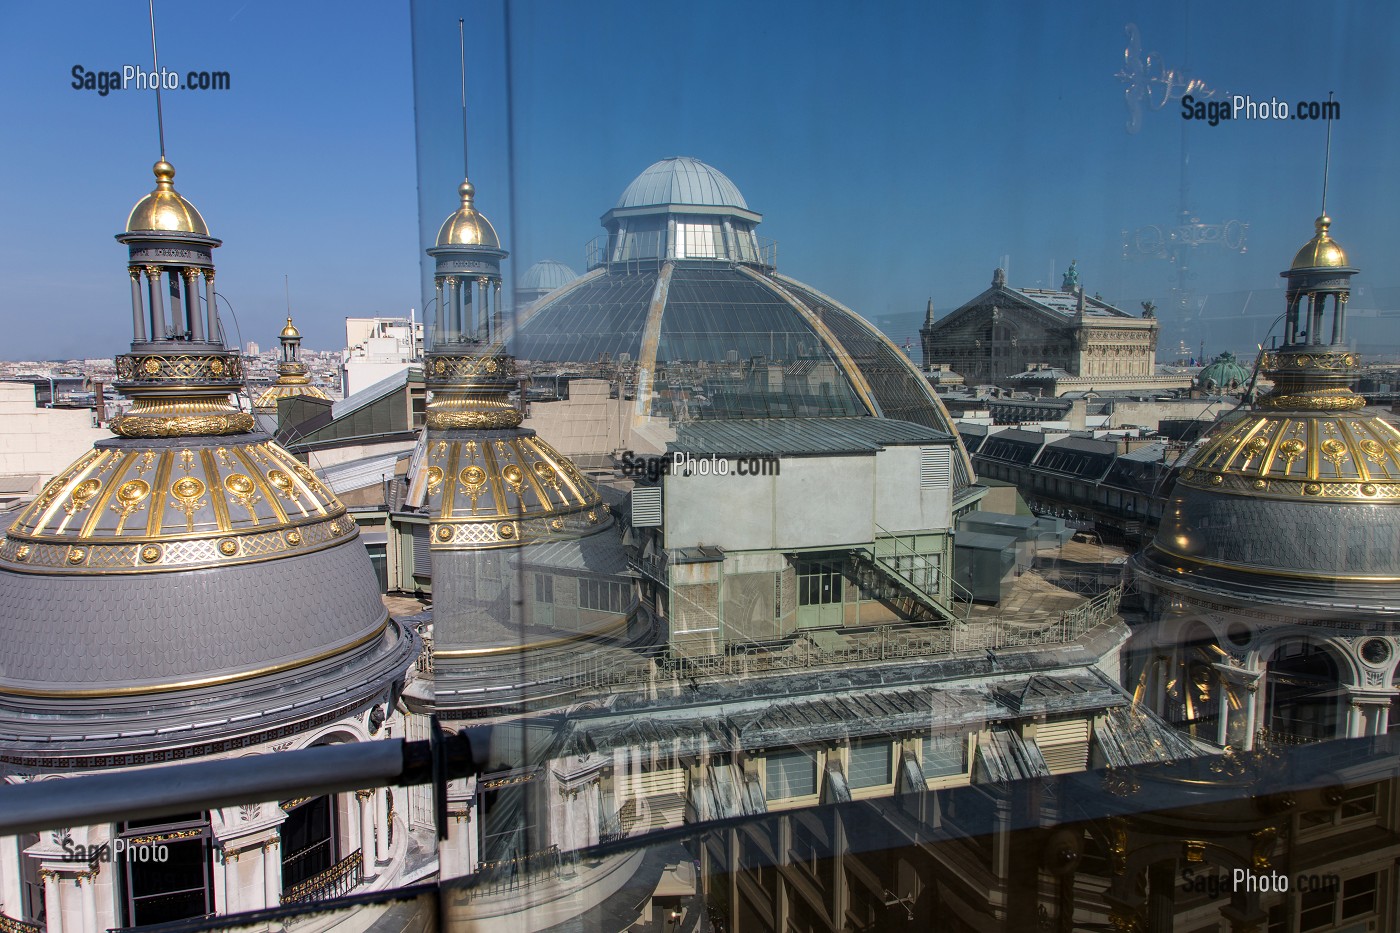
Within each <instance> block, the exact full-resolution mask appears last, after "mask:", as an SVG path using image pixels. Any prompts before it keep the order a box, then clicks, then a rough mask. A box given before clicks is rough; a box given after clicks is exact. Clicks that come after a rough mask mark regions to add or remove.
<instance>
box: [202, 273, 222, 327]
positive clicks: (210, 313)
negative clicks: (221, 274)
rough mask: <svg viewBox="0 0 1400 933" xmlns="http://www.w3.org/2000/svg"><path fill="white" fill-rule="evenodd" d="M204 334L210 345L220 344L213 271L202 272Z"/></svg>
mask: <svg viewBox="0 0 1400 933" xmlns="http://www.w3.org/2000/svg"><path fill="white" fill-rule="evenodd" d="M204 322H205V326H204V332H205V333H206V334H207V335H208V337H209V342H210V343H220V342H222V339H223V338H222V335H221V334H220V333H219V309H218V308H216V307H215V306H214V270H213V269H205V270H204Z"/></svg>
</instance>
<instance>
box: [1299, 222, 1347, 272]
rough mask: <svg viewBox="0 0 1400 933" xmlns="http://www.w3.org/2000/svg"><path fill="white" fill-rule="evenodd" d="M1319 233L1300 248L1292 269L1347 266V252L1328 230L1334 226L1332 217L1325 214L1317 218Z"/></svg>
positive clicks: (1341, 267)
mask: <svg viewBox="0 0 1400 933" xmlns="http://www.w3.org/2000/svg"><path fill="white" fill-rule="evenodd" d="M1315 224H1316V227H1317V233H1316V234H1314V235H1313V238H1312V239H1311V240H1309V241H1308V242H1306V243H1304V244H1303V248H1302V249H1300V250H1298V254H1297V255H1296V256H1294V257H1293V265H1292V266H1291V267H1290V268H1292V269H1344V268H1346V266H1347V254H1346V253H1344V252H1343V251H1342V248H1341V246H1339V245H1338V244H1337V241H1336V240H1334V239H1332V237H1331V236H1329V235H1328V233H1327V230H1328V228H1329V227H1331V226H1332V218H1331V217H1328V216H1327V215H1325V214H1324V215H1323V216H1321V217H1319V218H1317V220H1316V222H1315Z"/></svg>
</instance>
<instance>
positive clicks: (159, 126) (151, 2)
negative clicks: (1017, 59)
mask: <svg viewBox="0 0 1400 933" xmlns="http://www.w3.org/2000/svg"><path fill="white" fill-rule="evenodd" d="M147 3H148V6H150V8H151V67H153V69H154V70H155V130H157V132H158V133H160V137H161V161H162V163H164V161H165V115H164V113H162V112H161V77H160V76H161V57H160V55H157V53H155V0H147ZM1327 126H1329V130H1330V127H1331V123H1329V125H1327Z"/></svg>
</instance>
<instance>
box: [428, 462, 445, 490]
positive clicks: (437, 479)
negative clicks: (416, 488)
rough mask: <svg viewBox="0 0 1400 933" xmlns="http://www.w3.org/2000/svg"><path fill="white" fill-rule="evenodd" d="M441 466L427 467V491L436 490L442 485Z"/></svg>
mask: <svg viewBox="0 0 1400 933" xmlns="http://www.w3.org/2000/svg"><path fill="white" fill-rule="evenodd" d="M442 477H443V472H442V467H428V492H437V490H438V487H439V486H441V485H442Z"/></svg>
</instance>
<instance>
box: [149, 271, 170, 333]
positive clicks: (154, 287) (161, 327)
mask: <svg viewBox="0 0 1400 933" xmlns="http://www.w3.org/2000/svg"><path fill="white" fill-rule="evenodd" d="M145 272H146V291H147V293H148V294H149V295H150V299H151V339H152V340H164V339H165V294H164V293H163V292H162V291H161V283H160V266H147V267H146V269H145Z"/></svg>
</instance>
